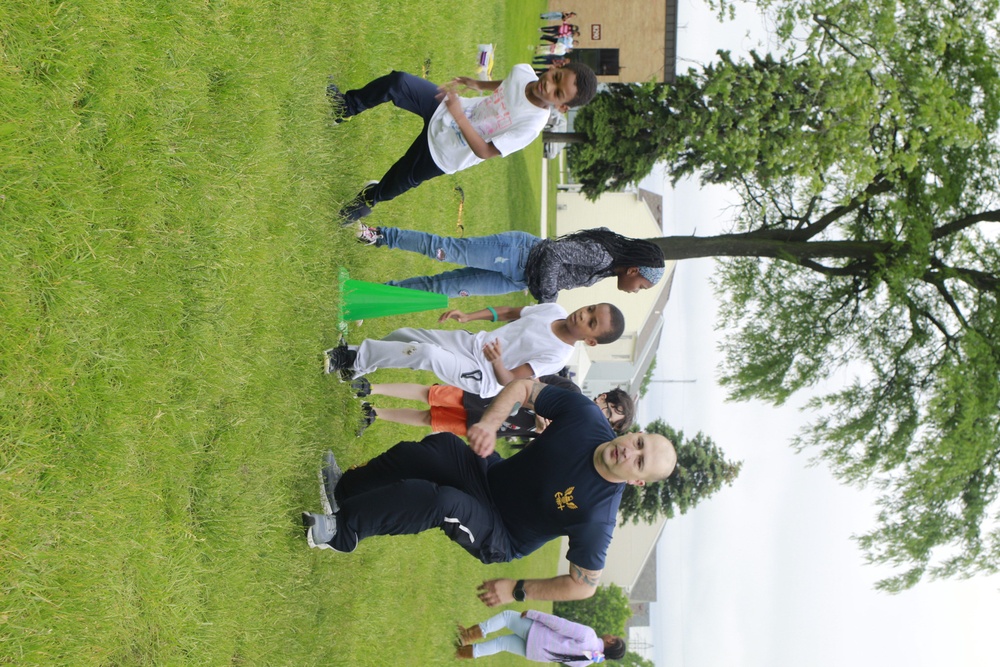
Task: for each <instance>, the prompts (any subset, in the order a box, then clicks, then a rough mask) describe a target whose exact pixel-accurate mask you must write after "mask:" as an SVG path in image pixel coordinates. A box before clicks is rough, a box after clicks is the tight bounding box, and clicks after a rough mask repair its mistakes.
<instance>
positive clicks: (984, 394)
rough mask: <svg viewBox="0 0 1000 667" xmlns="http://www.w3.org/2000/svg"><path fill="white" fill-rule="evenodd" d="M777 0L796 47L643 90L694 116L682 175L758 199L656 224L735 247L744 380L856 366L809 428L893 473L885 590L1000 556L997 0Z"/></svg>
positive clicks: (674, 155)
mask: <svg viewBox="0 0 1000 667" xmlns="http://www.w3.org/2000/svg"><path fill="white" fill-rule="evenodd" d="M766 4H767V6H768V7H770V8H771V9H772V10H773V11H774V13H775V17H776V25H778V37H779V39H784V40H786V41H785V44H787V45H789V51H788V52H786V53H785V54H784V55H781V56H777V57H769V56H757V55H754V56H752V57H751V59H750V60H749V61H746V62H734V61H733V60H732V59H730V58H729V57H728V56H727V55H725V54H722V55H721V57H720V60H719V61H718V62H717V63H714V64H713V65H712V67H710V68H706V69H705V70H703V72H701V73H698V74H695V75H692V76H690V77H688V79H687V80H685V81H684V82H683V85H685V86H688V87H689V88H688V89H687V93H686V94H685V95H676V94H674V93H670V94H669V95H667V94H666V93H658V94H662V95H663V99H664V100H668V99H669V100H670V105H661V106H667V107H668V108H667V109H666V111H665V110H664V109H662V108H659V107H657V106H655V105H654V104H652V102H650V101H649V100H644V102H643V103H644V104H647V105H648V106H647V112H646V115H645V116H644V117H643V118H642V119H641V120H643V121H644V122H646V123H647V125H648V124H652V123H655V122H657V121H656V120H653V119H654V117H655V118H656V119H661V118H666V119H667V120H668V121H669V119H670V118H672V117H673V116H678V117H683V115H684V114H689V116H690V117H691V118H694V119H695V120H692V121H691V122H690V123H688V124H687V125H685V124H683V123H674V125H672V131H674V132H676V133H678V134H679V136H675V137H674V138H673V139H671V141H672V142H673V143H672V144H671V146H672V147H671V148H670V150H669V151H668V152H667V153H664V154H663V155H665V156H666V159H667V161H668V164H669V165H670V169H671V170H672V173H673V174H674V176H682V175H684V174H687V173H692V172H696V173H699V174H701V175H702V177H703V178H704V179H706V180H708V181H713V182H722V183H728V184H730V185H732V186H733V187H734V188H735V190H736V191H737V193H738V194H739V195H740V197H741V199H742V205H741V206H740V207H739V210H738V212H737V215H736V219H735V223H734V229H733V230H732V233H729V234H723V235H720V236H715V237H707V238H705V237H702V238H699V237H684V238H663V239H659V240H658V243H659V244H660V245H661V247H662V248H663V249H664V252H665V254H666V256H667V257H668V259H685V258H691V257H708V256H715V257H722V258H728V259H725V260H724V261H722V262H721V271H720V274H719V276H718V278H717V287H718V291H719V295H720V297H721V298H722V300H723V302H724V303H723V307H722V325H723V327H724V328H725V329H727V330H728V331H727V337H726V342H725V344H724V346H723V351H724V352H725V362H724V363H723V368H722V370H723V383H724V384H725V385H726V386H727V387H728V388H729V390H730V392H731V395H732V397H734V398H737V399H748V398H751V397H758V398H763V399H765V400H769V401H772V402H774V403H776V404H780V403H782V402H783V401H785V400H786V399H787V398H788V397H789V396H791V395H792V394H793V393H795V392H797V391H799V390H802V389H805V388H811V387H814V386H815V385H816V384H817V383H818V382H820V381H821V380H824V379H827V378H829V377H830V376H831V375H833V374H834V373H838V374H844V375H847V376H848V377H851V378H852V379H850V380H849V381H848V382H847V383H846V386H845V387H843V388H842V389H840V390H837V391H833V392H831V393H827V394H826V395H823V396H821V397H818V398H816V399H814V400H813V401H812V403H811V405H812V407H814V408H816V410H817V412H816V414H817V415H818V416H817V418H816V419H815V420H814V421H813V423H812V424H811V425H810V426H809V427H808V428H806V429H805V430H804V431H803V432H802V433H801V434H800V436H799V437H798V438H797V440H796V441H795V443H794V444H795V446H797V447H799V448H803V449H805V448H815V449H813V451H817V452H818V456H819V458H820V459H822V460H823V461H825V462H827V463H828V464H829V465H830V466H831V468H832V470H833V471H834V473H835V474H836V475H837V476H838V478H839V479H841V480H843V481H845V482H848V483H854V484H858V485H870V486H873V487H874V488H876V489H877V490H878V491H879V493H880V500H879V507H880V511H879V516H878V523H877V525H876V527H875V528H874V529H873V530H872V531H871V532H869V533H867V534H865V535H862V536H861V537H859V543H860V545H861V547H862V548H863V550H864V551H865V553H866V555H867V557H868V558H869V559H870V560H871V561H872V562H875V563H882V564H887V565H890V566H895V567H896V568H897V569H896V573H895V574H894V575H893V576H890V577H889V578H887V579H885V580H883V581H882V582H880V584H879V586H880V587H881V588H883V589H886V590H890V591H897V590H901V589H903V588H907V587H909V586H912V585H914V584H915V583H916V582H918V581H920V580H921V579H922V578H924V577H925V576H930V577H932V578H934V577H948V576H969V575H973V574H976V573H993V572H997V571H998V570H1000V511H998V503H997V496H998V492H1000V303H998V296H1000V249H998V246H997V242H996V238H997V226H996V223H997V222H1000V195H998V193H1000V150H998V146H1000V133H998V120H1000V56H998V53H1000V49H998V48H997V46H998V45H997V34H998V31H997V27H998V23H997V9H998V2H997V0H985V1H980V0H976V1H975V2H973V1H971V0H944V1H941V2H934V3H926V2H918V1H916V0H880V1H878V2H875V3H871V2H860V1H857V0H847V1H844V2H839V1H838V2H832V1H830V2H827V1H826V0H775V1H774V2H768V3H766ZM637 90H639V91H640V92H641V91H643V90H652V88H651V87H646V88H645V89H637ZM639 94H640V93H639V92H635V96H638V95H639ZM643 94H644V93H643ZM788 99H793V100H794V103H793V104H791V105H786V104H785V100H788ZM728 104H735V107H736V108H737V110H738V111H739V113H738V114H736V115H735V116H734V115H733V114H729V113H727V112H726V110H725V107H726V105H728ZM685 105H688V106H690V107H692V108H693V109H694V110H693V111H690V112H688V111H687V110H685ZM755 105H756V107H760V108H755ZM599 108H600V107H597V109H599ZM657 114H659V115H657ZM740 114H745V115H746V118H747V119H749V120H746V121H744V120H741V119H740V118H739V117H738V116H739V115H740ZM785 117H787V126H786V128H785V130H784V132H782V131H779V130H781V128H780V120H781V119H782V118H785ZM714 119H718V124H714V123H715V120H714ZM670 122H672V121H670ZM706 123H707V125H706ZM688 128H689V129H690V135H689V134H685V132H686V131H687V129H688ZM706 138H708V140H706ZM592 143H593V144H594V145H597V143H598V142H592ZM648 143H649V144H650V145H656V142H655V141H654V140H652V139H651V140H650V141H649V142H648ZM634 159H635V160H639V158H638V157H636V158H634ZM577 173H579V169H577ZM598 173H599V172H596V171H595V174H598ZM602 178H605V177H604V176H603V175H597V176H595V183H603V182H604V181H602V180H600V179H602ZM624 178H625V177H624V176H623V177H621V179H624ZM621 179H619V180H618V181H616V183H621V182H623V181H622V180H621ZM595 187H597V186H596V185H595Z"/></svg>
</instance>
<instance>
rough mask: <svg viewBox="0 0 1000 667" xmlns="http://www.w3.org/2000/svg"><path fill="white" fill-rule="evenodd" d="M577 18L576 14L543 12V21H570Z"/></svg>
mask: <svg viewBox="0 0 1000 667" xmlns="http://www.w3.org/2000/svg"><path fill="white" fill-rule="evenodd" d="M574 16H576V12H542V14H541V17H542V20H543V21H568V20H570V19H571V18H573V17H574Z"/></svg>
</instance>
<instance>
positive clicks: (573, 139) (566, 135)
mask: <svg viewBox="0 0 1000 667" xmlns="http://www.w3.org/2000/svg"><path fill="white" fill-rule="evenodd" d="M542 141H547V142H550V143H556V144H585V143H587V142H588V141H590V139H588V138H587V135H586V134H584V133H583V132H547V131H546V132H542Z"/></svg>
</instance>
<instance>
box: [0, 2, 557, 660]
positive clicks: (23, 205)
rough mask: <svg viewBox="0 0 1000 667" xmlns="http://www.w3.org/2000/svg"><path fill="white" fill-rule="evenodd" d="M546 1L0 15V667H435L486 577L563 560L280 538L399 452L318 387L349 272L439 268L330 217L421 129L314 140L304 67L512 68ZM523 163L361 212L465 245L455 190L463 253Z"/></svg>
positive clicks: (314, 108) (170, 7)
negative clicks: (486, 61)
mask: <svg viewBox="0 0 1000 667" xmlns="http://www.w3.org/2000/svg"><path fill="white" fill-rule="evenodd" d="M541 6H542V3H540V2H528V1H525V0H515V1H511V2H508V3H496V2H489V1H487V0H470V1H469V2H466V3H462V8H461V11H455V7H454V6H453V5H452V4H450V3H418V2H413V1H412V0H409V1H402V0H400V1H395V2H391V1H383V2H379V3H353V2H350V3H349V2H334V3H331V2H328V1H327V2H317V1H314V0H303V1H301V2H295V3H279V2H265V1H263V0H254V2H248V1H235V2H215V1H211V2H205V1H204V0H199V1H197V2H196V1H192V0H173V1H172V2H169V3H160V2H131V3H125V2H114V1H113V0H102V1H101V2H96V1H92V0H81V1H80V2H63V3H47V2H19V1H15V0H0V26H2V28H0V40H2V41H0V47H2V48H0V257H2V258H3V261H4V269H5V270H4V272H3V274H2V276H0V317H2V321H3V325H2V327H0V375H2V377H3V382H2V384H0V586H2V590H3V605H2V607H0V664H7V663H9V664H26V665H28V664H38V665H226V664H228V665H291V664H295V665H313V664H316V665H319V664H322V665H384V664H443V663H448V662H450V661H451V657H450V656H451V648H450V642H451V640H452V628H453V625H454V623H455V622H456V621H462V622H465V623H471V622H475V621H478V620H481V618H483V617H485V615H486V614H487V613H488V611H487V610H486V609H485V608H484V607H482V605H481V604H479V602H478V601H477V600H476V598H475V595H474V593H475V586H476V585H477V584H478V583H479V582H480V581H481V580H483V579H485V578H492V577H500V576H508V575H512V574H517V575H518V576H550V575H551V574H552V573H553V570H554V567H555V561H556V551H555V549H554V545H553V546H550V547H549V548H547V549H546V550H544V551H542V552H539V553H538V554H535V555H533V556H532V557H530V558H528V559H525V560H523V561H520V562H518V563H515V564H512V565H504V566H492V567H486V566H483V565H480V564H478V563H477V562H475V561H474V560H473V559H471V558H469V557H468V556H467V555H465V554H464V553H463V552H462V551H461V550H460V549H459V548H458V547H457V546H455V545H453V544H451V543H450V542H448V541H447V540H446V539H445V538H444V537H443V536H441V535H439V534H436V533H428V534H424V535H420V536H414V537H402V538H400V537H397V538H374V539H371V540H368V541H366V542H365V543H364V545H363V546H362V548H361V549H359V551H358V553H356V554H353V555H350V556H338V555H333V554H330V553H329V552H325V553H321V552H317V551H311V550H308V549H306V548H305V544H304V541H303V539H302V536H301V531H300V530H299V528H298V512H299V511H300V510H301V509H303V508H315V507H316V506H317V500H318V499H317V490H316V481H315V471H316V467H317V464H318V462H319V457H320V454H321V452H322V451H323V450H324V449H326V448H327V447H332V448H333V449H334V450H335V451H336V452H337V454H338V458H339V459H340V460H341V461H342V462H343V463H344V464H346V465H351V464H355V463H361V462H363V461H365V460H366V459H367V458H369V457H371V456H372V455H374V454H377V453H378V452H380V451H383V450H384V449H385V448H386V447H387V446H389V445H390V444H391V443H393V442H395V441H396V440H399V439H402V438H414V437H419V435H420V431H419V430H418V429H408V428H405V427H393V426H391V425H387V424H382V423H380V424H376V425H375V426H373V427H372V428H371V429H370V430H369V432H368V433H366V434H365V436H364V437H362V438H360V439H355V438H354V436H353V431H354V428H355V425H356V420H357V414H358V407H357V403H356V401H355V400H354V399H353V398H352V397H351V396H350V395H349V392H348V390H347V389H346V387H345V386H343V385H340V384H338V383H336V382H335V381H333V380H332V379H331V378H329V377H324V376H322V375H321V374H320V373H319V367H320V351H321V350H322V349H324V347H327V346H329V345H330V344H332V343H334V342H335V341H336V335H337V334H336V331H335V324H336V319H337V307H336V302H337V294H336V285H337V272H338V269H339V267H341V266H345V267H347V268H348V269H349V270H350V271H351V273H352V275H353V276H354V277H356V278H359V279H371V280H385V279H388V278H392V277H400V276H407V275H413V274H414V273H415V272H417V271H437V270H440V267H439V266H435V265H434V264H433V263H432V262H430V260H425V259H422V258H413V257H407V256H406V255H405V254H403V253H392V254H390V253H389V251H383V250H376V249H372V248H362V247H360V246H358V245H357V244H355V243H354V242H353V240H352V238H351V237H350V234H349V233H347V232H345V231H342V230H340V229H339V227H338V225H337V224H336V220H335V214H336V211H337V210H338V209H339V207H340V205H341V204H342V203H343V202H344V201H345V200H347V199H348V198H349V197H350V196H352V195H353V193H354V192H355V191H356V190H357V189H358V187H359V186H360V184H361V183H362V182H363V181H364V180H366V179H367V178H370V177H378V176H379V175H380V174H381V173H382V172H383V171H384V170H385V168H386V167H387V166H388V165H389V164H391V162H392V161H393V160H394V159H395V158H396V157H398V156H399V155H400V154H402V152H403V151H404V150H405V148H406V146H407V145H408V144H409V142H410V141H411V140H412V137H413V135H414V134H415V133H416V131H417V129H418V128H419V121H418V120H417V119H415V118H411V117H407V116H406V115H405V114H403V113H402V112H400V111H398V110H395V109H391V108H380V109H378V110H374V111H372V112H370V113H367V114H365V115H364V116H361V117H359V118H357V119H355V120H354V121H352V122H351V123H349V124H346V125H343V126H339V127H332V126H331V125H330V123H329V108H328V105H327V101H326V99H325V96H324V86H325V83H326V76H327V75H328V74H332V75H333V76H334V77H335V78H336V80H337V82H338V83H339V84H340V85H341V86H342V87H345V88H349V87H353V86H356V85H360V84H363V83H365V82H366V81H367V80H369V79H370V78H371V77H373V76H375V75H379V74H382V73H384V72H386V71H388V70H389V69H404V70H409V71H415V72H420V71H421V68H422V67H423V66H424V63H425V62H426V61H427V60H428V59H429V60H430V63H431V65H430V77H431V78H432V79H434V80H436V81H444V80H447V79H450V78H451V77H453V76H456V75H459V74H468V73H470V71H471V69H472V63H473V58H474V56H475V45H476V44H477V43H479V42H483V41H493V42H494V43H496V44H497V45H498V48H497V56H498V58H497V59H498V63H497V70H496V71H497V72H498V73H499V74H500V75H501V76H502V75H503V74H504V73H505V72H506V71H507V69H508V68H509V67H510V65H511V64H513V63H514V62H516V61H518V60H523V59H524V58H519V57H518V56H520V55H521V54H522V53H524V54H526V53H527V48H526V47H527V45H528V44H530V43H531V42H533V41H534V30H535V27H536V26H537V22H536V21H535V20H534V17H535V16H536V15H537V12H538V11H539V9H540V8H541ZM540 152H541V149H540V145H539V144H538V143H535V144H533V145H532V146H531V147H529V148H528V149H527V150H525V151H523V152H522V153H520V154H518V155H516V156H514V157H512V158H510V159H506V160H494V161H490V162H489V163H487V164H484V165H481V166H480V167H477V168H476V169H473V170H470V171H467V172H463V173H460V174H458V175H456V176H453V177H442V178H439V179H436V180H434V181H432V182H430V183H427V184H425V185H423V186H421V187H420V188H418V189H417V190H415V191H412V192H410V193H407V194H406V195H404V196H403V197H400V198H399V199H398V200H395V201H393V202H388V203H386V204H383V205H380V206H379V208H378V209H377V211H376V214H375V216H373V218H374V219H375V222H377V223H379V224H389V225H399V226H404V227H416V228H420V229H427V230H432V231H436V232H439V233H449V234H452V233H456V231H457V228H456V222H457V214H458V199H457V195H456V193H455V191H454V188H455V187H456V186H459V185H460V186H461V187H462V188H463V189H464V191H465V193H466V202H465V209H464V214H463V220H464V224H465V233H466V234H469V235H473V234H483V233H491V232H494V231H499V230H502V229H507V228H510V227H516V228H523V229H528V230H534V229H537V226H538V215H539V188H540V186H541V184H540V182H539V180H540V179H539V178H537V175H536V172H537V169H538V162H539V160H540ZM515 301H516V299H515ZM463 303H466V302H463ZM467 305H469V306H470V307H475V306H476V305H477V304H476V302H475V301H473V300H470V302H468V303H467ZM433 318H434V315H433V314H421V315H417V316H410V317H398V318H385V319H382V320H371V321H369V322H366V323H365V325H364V327H363V328H362V329H361V330H360V331H355V330H352V332H351V336H352V338H353V339H358V338H360V337H361V336H378V335H381V334H383V333H385V332H387V331H388V330H391V329H393V328H396V327H397V326H400V325H402V324H404V323H405V324H415V325H418V326H422V325H430V324H431V323H432V322H433ZM403 377H404V375H403V374H401V373H397V374H393V373H385V374H384V375H383V378H384V379H390V378H397V379H401V378H403ZM493 664H498V665H499V664H517V661H511V662H510V663H505V662H504V661H503V659H500V658H498V659H496V660H494V661H493Z"/></svg>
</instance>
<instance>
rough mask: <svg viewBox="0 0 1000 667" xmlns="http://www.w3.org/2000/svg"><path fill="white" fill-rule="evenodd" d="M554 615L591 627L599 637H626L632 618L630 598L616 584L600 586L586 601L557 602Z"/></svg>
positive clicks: (553, 611) (553, 608)
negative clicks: (629, 621)
mask: <svg viewBox="0 0 1000 667" xmlns="http://www.w3.org/2000/svg"><path fill="white" fill-rule="evenodd" d="M552 613H553V614H555V615H556V616H562V617H563V618H565V619H568V620H570V621H573V622H574V623H582V624H583V625H589V626H590V627H591V628H593V629H594V632H596V633H597V635H598V636H600V635H616V636H618V637H621V636H624V634H625V623H627V622H628V619H630V618H632V610H631V609H630V608H629V606H628V596H627V595H625V593H624V591H622V589H621V588H619V587H618V586H616V585H615V584H608V585H607V586H604V585H601V586H598V587H597V589H596V590H595V591H594V594H593V595H592V596H590V597H589V598H587V599H586V600H576V601H573V602H555V603H553V605H552Z"/></svg>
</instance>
